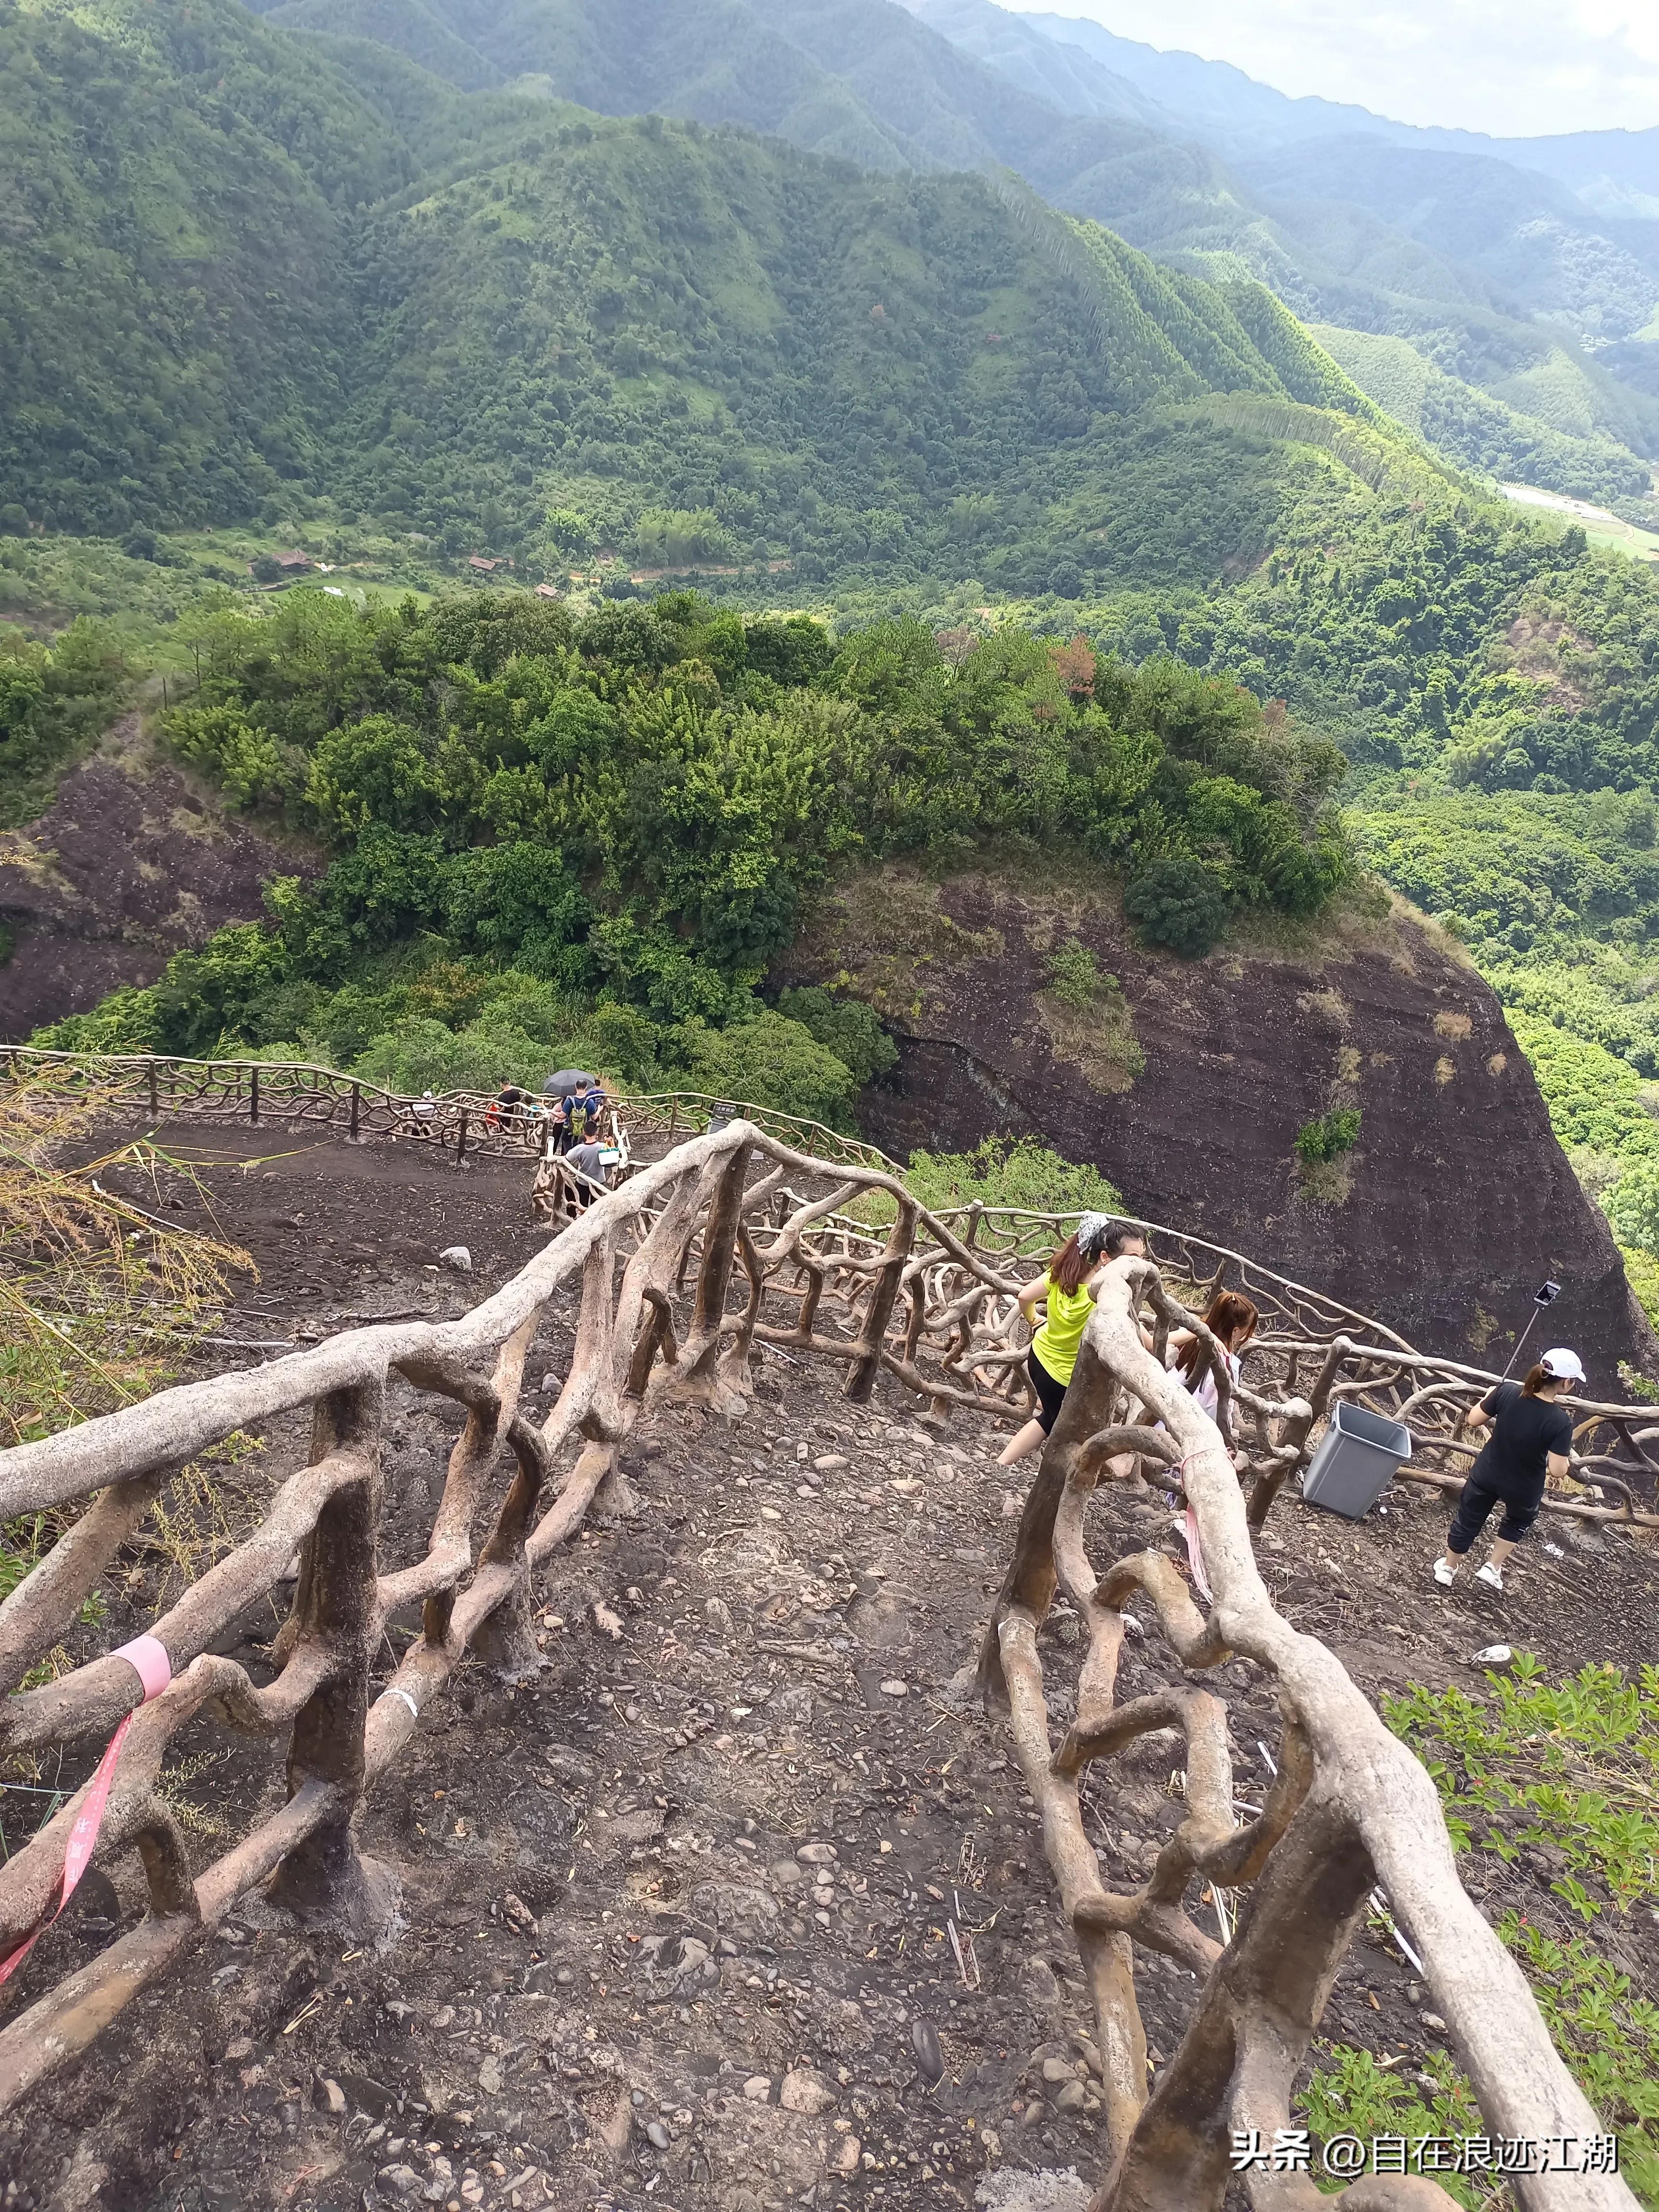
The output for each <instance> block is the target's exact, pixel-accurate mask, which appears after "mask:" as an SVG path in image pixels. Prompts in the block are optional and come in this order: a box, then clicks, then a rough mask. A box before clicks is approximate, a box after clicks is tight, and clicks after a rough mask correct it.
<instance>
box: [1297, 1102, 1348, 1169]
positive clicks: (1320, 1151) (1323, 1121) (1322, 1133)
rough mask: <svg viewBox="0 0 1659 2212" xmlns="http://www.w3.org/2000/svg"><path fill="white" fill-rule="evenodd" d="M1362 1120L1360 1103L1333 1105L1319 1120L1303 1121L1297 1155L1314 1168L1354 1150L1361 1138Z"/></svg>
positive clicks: (1299, 1132)
mask: <svg viewBox="0 0 1659 2212" xmlns="http://www.w3.org/2000/svg"><path fill="white" fill-rule="evenodd" d="M1360 1120H1361V1115H1360V1112H1359V1109H1358V1107H1357V1106H1334V1107H1333V1108H1332V1109H1331V1110H1330V1112H1329V1113H1328V1114H1322V1115H1319V1117H1318V1119H1317V1120H1316V1121H1304V1123H1303V1125H1302V1127H1300V1128H1299V1129H1298V1130H1297V1133H1296V1150H1297V1158H1299V1159H1300V1160H1302V1161H1303V1162H1304V1164H1305V1165H1307V1166H1308V1167H1310V1168H1312V1167H1321V1166H1322V1165H1323V1164H1325V1163H1326V1162H1327V1161H1328V1160H1334V1159H1338V1158H1340V1157H1341V1155H1342V1154H1343V1153H1344V1152H1352V1150H1353V1148H1354V1146H1355V1145H1357V1144H1358V1141H1359V1123H1360Z"/></svg>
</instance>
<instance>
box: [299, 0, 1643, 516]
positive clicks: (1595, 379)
mask: <svg viewBox="0 0 1659 2212" xmlns="http://www.w3.org/2000/svg"><path fill="white" fill-rule="evenodd" d="M273 20H275V21H279V22H282V23H284V24H287V25H289V26H291V27H296V28H303V29H307V30H309V31H312V32H313V33H319V34H327V35H337V36H338V35H349V37H351V38H352V39H353V40H356V41H362V40H376V41H380V42H382V43H383V44H384V45H385V46H387V47H388V48H391V49H395V50H397V51H398V52H401V53H403V54H404V55H406V56H408V57H410V58H413V59H415V60H417V61H419V62H421V63H422V64H423V65H425V66H427V67H429V68H431V69H434V70H438V71H440V72H441V74H443V75H445V76H447V77H448V79H449V80H450V81H451V82H453V83H454V84H456V85H458V86H461V87H471V86H474V85H483V84H508V83H517V84H519V85H520V86H522V87H526V88H536V89H538V90H540V91H543V92H546V93H551V94H557V95H559V96H562V97H563V98H567V99H569V100H575V101H577V102H579V103H580V104H581V105H582V106H586V107H588V108H591V109H596V110H599V111H600V112H606V113H610V114H615V115H624V114H639V113H646V112H659V113H662V114H665V115H673V116H680V117H690V118H696V119H698V120H701V121H702V122H704V123H708V124H719V123H723V122H734V123H738V124H740V125H743V126H744V127H745V128H748V129H751V130H757V131H764V132H767V133H769V134H775V135H776V136H779V137H784V138H787V139H788V140H789V141H790V142H791V143H794V144H797V145H800V146H805V147H807V148H809V149H812V150H815V151H817V152H821V153H825V154H829V155H838V156H843V157H845V158H848V159H850V160H852V161H856V162H857V163H859V164H860V166H861V167H866V168H868V169H876V170H897V169H904V168H924V169H925V168H928V167H951V168H981V169H988V168H992V167H1010V168H1012V169H1013V170H1015V171H1017V172H1018V173H1019V174H1020V175H1022V176H1023V177H1024V178H1025V179H1027V180H1028V181H1029V182H1030V184H1031V185H1033V186H1034V187H1035V188H1036V190H1037V191H1040V192H1041V193H1042V194H1043V195H1044V197H1046V198H1047V199H1048V201H1049V202H1050V203H1051V204H1054V205H1055V206H1058V207H1061V208H1064V209H1066V210H1070V211H1071V212H1073V213H1075V214H1079V215H1082V216H1088V217H1091V218H1092V219H1094V220H1096V221H1097V222H1103V223H1104V224H1106V225H1108V226H1109V228H1112V229H1113V230H1115V232H1117V233H1118V234H1120V235H1121V236H1122V237H1124V238H1125V239H1127V240H1128V241H1129V242H1130V243H1132V244H1133V245H1135V246H1139V247H1140V248H1141V249H1142V250H1143V251H1145V252H1148V253H1150V254H1152V255H1153V256H1154V257H1155V258H1158V259H1159V260H1161V261H1163V262H1164V263H1166V264H1170V265H1173V266H1175V267H1177V268H1181V269H1182V270H1187V271H1188V272H1189V273H1192V274H1195V275H1199V276H1205V277H1207V278H1209V279H1212V280H1213V281H1217V282H1227V281H1230V280H1237V279H1238V278H1241V277H1249V278H1254V279H1255V280H1256V281H1258V282H1261V283H1265V284H1267V285H1268V286H1270V287H1271V288H1272V289H1273V291H1274V292H1275V293H1276V294H1277V295H1279V297H1280V298H1281V299H1282V300H1284V301H1285V302H1287V303H1288V304H1289V305H1290V306H1291V308H1292V309H1293V310H1294V312H1295V313H1297V314H1299V315H1302V316H1304V317H1308V318H1310V319H1316V320H1319V321H1322V322H1326V323H1330V324H1335V325H1341V326H1343V327H1346V328H1352V329H1354V330H1356V331H1361V332H1370V333H1375V334H1377V335H1381V336H1390V337H1399V338H1402V339H1404V340H1406V341H1407V342H1408V343H1410V344H1412V345H1413V347H1414V348H1416V349H1418V350H1419V352H1420V353H1421V354H1422V355H1423V356H1424V357H1425V359H1426V360H1428V361H1430V362H1431V363H1432V364H1433V365H1435V366H1436V367H1437V368H1439V369H1440V370H1441V371H1442V373H1443V374H1445V375H1446V376H1448V377H1450V378H1453V379H1455V380H1457V381H1460V382H1465V383H1468V384H1469V385H1471V386H1474V388H1475V391H1476V392H1477V393H1479V392H1487V393H1490V394H1491V395H1492V396H1493V397H1495V398H1498V399H1499V400H1500V401H1502V402H1503V403H1504V404H1505V405H1507V406H1508V407H1510V409H1511V410H1515V411H1516V412H1518V413H1520V414H1522V415H1524V416H1529V417H1531V418H1533V419H1534V420H1537V421H1538V422H1541V423H1542V424H1543V425H1544V427H1545V428H1547V429H1549V430H1551V431H1553V433H1555V434H1556V435H1555V437H1553V438H1548V439H1541V440H1537V441H1534V445H1533V446H1532V447H1531V448H1530V456H1531V459H1532V462H1533V465H1534V469H1535V471H1536V474H1535V476H1534V479H1533V480H1534V481H1535V482H1536V483H1539V484H1541V486H1543V487H1544V488H1546V489H1552V490H1556V491H1561V492H1568V493H1572V494H1582V493H1583V491H1584V490H1585V489H1587V488H1588V487H1589V486H1591V485H1594V486H1595V488H1596V489H1598V491H1599V492H1600V493H1601V495H1604V496H1605V495H1613V496H1624V497H1629V496H1632V495H1638V494H1640V495H1645V494H1646V492H1647V490H1648V489H1649V484H1650V472H1649V471H1648V469H1647V468H1646V466H1644V459H1643V457H1653V456H1659V406H1656V404H1655V403H1654V401H1653V399H1652V398H1651V396H1650V394H1649V392H1648V391H1647V384H1648V382H1649V381H1650V380H1648V379H1647V378H1646V376H1645V374H1644V371H1643V367H1642V363H1643V361H1644V358H1645V356H1644V347H1643V345H1642V344H1641V343H1638V338H1637V336H1636V334H1637V333H1638V331H1639V330H1640V329H1641V327H1642V326H1643V325H1644V323H1645V321H1646V319H1647V316H1648V313H1649V312H1650V308H1651V307H1652V306H1653V305H1654V304H1655V303H1656V302H1659V225H1656V224H1653V223H1645V224H1644V222H1640V221H1637V222H1624V223H1622V224H1621V223H1618V222H1609V221H1607V219H1605V218H1604V217H1602V216H1600V215H1599V214H1598V213H1597V212H1596V211H1595V210H1594V209H1592V208H1590V207H1589V206H1588V205H1586V204H1584V203H1583V202H1581V201H1580V200H1578V199H1577V197H1576V196H1575V195H1574V193H1573V192H1572V191H1571V190H1570V189H1569V188H1568V187H1567V186H1566V185H1565V184H1563V183H1561V182H1560V181H1559V180H1558V179H1554V178H1553V177H1550V176H1547V175H1545V174H1542V173H1538V172H1536V171H1534V170H1528V169H1524V168H1522V167H1516V166H1515V165H1514V164H1513V163H1510V162H1506V161H1503V160H1500V159H1498V158H1495V157H1494V155H1492V154H1486V153H1482V152H1480V151H1478V150H1474V149H1475V148H1476V147H1477V145H1478V142H1474V141H1471V142H1470V148H1469V149H1463V147H1462V142H1461V141H1458V142H1457V143H1456V145H1455V149H1454V148H1452V147H1451V146H1450V144H1449V147H1448V149H1440V150H1435V149H1431V148H1429V147H1428V146H1426V145H1419V144H1418V143H1416V141H1417V140H1418V139H1424V138H1425V137H1426V138H1431V137H1433V134H1422V133H1418V134H1413V133H1410V132H1401V133H1399V134H1396V135H1398V136H1401V137H1403V138H1404V139H1405V140H1406V141H1407V142H1408V143H1404V144H1395V143H1391V142H1389V140H1388V139H1387V138H1386V137H1377V138H1375V139H1372V138H1360V139H1357V140H1354V141H1353V142H1352V143H1344V142H1342V141H1340V140H1338V139H1334V138H1331V137H1320V138H1316V139H1315V140H1313V141H1312V142H1307V141H1306V140H1305V139H1304V138H1303V139H1298V138H1297V137H1295V135H1294V134H1292V136H1291V142H1290V143H1286V144H1284V145H1280V144H1279V143H1277V141H1275V140H1273V139H1272V138H1271V137H1269V139H1268V141H1267V143H1265V144H1264V143H1255V142H1252V141H1249V138H1248V135H1247V137H1246V138H1245V139H1243V140H1240V141H1239V142H1238V143H1237V147H1235V148H1234V149H1233V150H1234V152H1236V153H1237V154H1238V155H1239V156H1240V158H1241V160H1242V162H1243V166H1242V167H1241V166H1238V165H1237V164H1235V165H1234V166H1231V167H1230V166H1229V162H1230V161H1231V159H1232V155H1231V154H1229V155H1223V154H1221V153H1218V152H1217V151H1216V150H1215V149H1214V148H1213V146H1212V145H1211V144H1209V143H1205V133H1206V128H1207V125H1206V124H1205V121H1204V117H1203V116H1202V115H1201V114H1200V115H1199V116H1197V117H1196V118H1191V117H1183V116H1182V113H1181V112H1178V111H1177V110H1172V109H1170V108H1168V107H1165V106H1160V104H1159V102H1158V100H1153V99H1149V98H1148V97H1147V96H1146V94H1145V93H1144V92H1141V91H1138V90H1137V88H1135V86H1133V84H1131V83H1129V82H1127V80H1125V79H1121V78H1115V77H1113V76H1111V74H1110V72H1109V71H1108V70H1102V69H1101V68H1100V67H1099V65H1098V64H1097V63H1095V62H1094V61H1093V60H1092V59H1091V57H1090V55H1089V54H1087V53H1085V52H1083V51H1082V50H1081V48H1080V47H1079V46H1073V45H1067V44H1066V42H1065V41H1064V40H1057V39H1056V38H1046V37H1044V36H1043V34H1042V32H1041V31H1040V30H1038V29H1036V28H1034V27H1031V25H1030V22H1029V21H1028V19H1024V18H1020V17H1015V16H1012V15H1009V14H1008V13H1007V12H1006V10H1004V9H1000V8H998V7H995V6H993V5H991V4H989V0H910V6H909V7H908V9H907V8H906V7H901V6H899V5H897V4H895V0H833V4H829V5H825V4H820V0H679V4H677V5H675V6H673V7H669V6H665V5H664V4H663V0H614V3H613V0H606V4H604V5H601V4H600V0H284V4H282V5H280V6H278V7H277V8H276V9H275V10H274V11H273ZM1093 28H1094V27H1092V26H1087V25H1085V26H1082V27H1080V28H1079V31H1078V36H1079V37H1082V36H1083V34H1084V33H1085V32H1087V31H1091V30H1092V29H1093ZM1170 59H1174V58H1170ZM1193 66H1194V69H1196V70H1199V71H1200V72H1202V71H1204V70H1209V69H1210V68H1211V67H1212V65H1210V64H1198V63H1194V64H1193ZM1232 74H1233V75H1234V76H1237V72H1233V73H1232ZM1240 82H1241V83H1242V84H1248V80H1243V79H1242V78H1241V79H1240ZM1252 89H1254V90H1255V91H1265V88H1252ZM1266 96H1267V98H1268V99H1269V100H1279V95H1277V94H1267V95H1266ZM1281 104H1283V105H1290V104H1289V103H1281ZM1355 112H1356V114H1357V115H1359V114H1360V112H1359V111H1355ZM1335 113H1336V111H1333V114H1335ZM1360 120H1361V122H1362V123H1363V122H1364V117H1363V115H1360ZM1338 127H1340V118H1339V123H1334V124H1333V125H1331V126H1330V128H1331V129H1332V130H1335V129H1337V128H1338ZM1346 127H1352V126H1346ZM1387 127H1388V126H1384V125H1381V124H1379V125H1378V129H1379V130H1380V131H1383V130H1386V129H1387ZM1224 137H1225V134H1224ZM1455 137H1456V134H1451V138H1452V139H1453V140H1455ZM1229 143H1231V141H1230V142H1229ZM1269 147H1271V149H1272V150H1271V151H1269V150H1268V148H1269ZM1534 318H1538V319H1534ZM1576 337H1579V338H1583V339H1584V340H1585V341H1586V342H1587V343H1591V344H1594V345H1595V346H1597V347H1607V346H1608V341H1610V340H1612V341H1616V342H1617V343H1616V344H1614V345H1613V346H1612V347H1610V348H1608V350H1607V355H1606V360H1607V363H1608V364H1610V365H1612V366H1613V367H1615V368H1626V367H1628V368H1630V370H1631V375H1630V379H1629V380H1628V381H1621V380H1620V377H1619V376H1617V375H1614V374H1608V373H1607V368H1606V367H1604V366H1602V365H1601V364H1599V363H1598V362H1592V361H1591V360H1589V359H1588V358H1586V356H1584V355H1583V353H1582V352H1581V351H1580V350H1578V349H1577V345H1576V344H1575V338H1576ZM1626 356H1629V359H1628V361H1627V360H1626ZM1461 411H1462V413H1463V414H1465V415H1470V414H1474V415H1477V416H1478V415H1480V414H1481V413H1482V412H1483V409H1482V405H1481V403H1480V399H1479V398H1478V397H1476V398H1470V399H1468V400H1467V401H1466V402H1464V403H1463V405H1462V410H1461ZM1558 440H1565V441H1567V442H1566V443H1565V444H1563V443H1559V442H1558ZM1608 441H1613V442H1614V443H1616V444H1617V445H1620V446H1621V447H1624V448H1625V449H1626V451H1625V453H1623V455H1622V456H1621V457H1620V459H1619V461H1618V470H1617V472H1618V473H1619V474H1620V477H1621V479H1622V481H1621V483H1620V485H1619V487H1618V489H1617V490H1616V491H1614V492H1613V493H1609V488H1608V475H1609V471H1608V456H1607V453H1606V451H1605V447H1606V445H1607V442H1608ZM1513 444H1514V441H1513V440H1512V439H1510V440H1500V441H1498V446H1497V447H1496V448H1495V450H1496V452H1497V453H1498V455H1499V456H1500V457H1501V456H1502V454H1504V453H1506V452H1508V451H1510V449H1511V447H1513ZM1581 447H1583V448H1584V450H1581ZM1444 450H1445V451H1446V453H1447V454H1448V457H1449V458H1452V459H1456V460H1459V461H1463V462H1467V461H1468V459H1469V458H1470V455H1469V453H1468V440H1467V438H1466V439H1464V440H1463V441H1462V442H1461V443H1457V444H1454V445H1452V446H1449V447H1447V448H1445V449H1444Z"/></svg>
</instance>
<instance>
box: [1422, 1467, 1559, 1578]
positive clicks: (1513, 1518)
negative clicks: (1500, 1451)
mask: <svg viewBox="0 0 1659 2212" xmlns="http://www.w3.org/2000/svg"><path fill="white" fill-rule="evenodd" d="M1499 1505H1501V1506H1502V1507H1503V1509H1504V1518H1503V1522H1502V1523H1501V1525H1500V1526H1499V1528H1498V1535H1499V1537H1500V1538H1501V1539H1502V1540H1503V1541H1504V1543H1506V1544H1518V1543H1519V1542H1520V1541H1521V1539H1522V1537H1523V1536H1524V1535H1525V1534H1526V1533H1527V1531H1528V1528H1531V1526H1532V1524H1533V1522H1534V1521H1535V1520H1536V1519H1537V1518H1538V1516H1539V1514H1540V1512H1541V1510H1542V1507H1543V1500H1542V1499H1541V1498H1540V1499H1539V1500H1537V1501H1536V1502H1535V1503H1534V1504H1531V1505H1517V1504H1516V1502H1515V1500H1514V1499H1513V1498H1504V1497H1503V1496H1501V1495H1500V1494H1499V1492H1497V1491H1495V1490H1488V1489H1487V1487H1486V1484H1485V1483H1484V1482H1476V1481H1475V1480H1474V1477H1473V1476H1471V1477H1470V1479H1469V1480H1468V1482H1466V1483H1465V1484H1464V1485H1463V1489H1462V1495H1461V1496H1460V1497H1459V1498H1458V1501H1457V1518H1456V1519H1455V1521H1454V1522H1452V1524H1451V1534H1449V1536H1448V1537H1447V1539H1446V1549H1447V1550H1448V1551H1449V1553H1452V1555H1453V1556H1454V1557H1455V1558H1456V1559H1462V1556H1463V1554H1464V1553H1465V1552H1467V1551H1468V1548H1469V1546H1470V1545H1471V1544H1472V1543H1474V1540H1475V1538H1476V1537H1477V1536H1478V1535H1479V1534H1480V1531H1481V1530H1482V1529H1483V1528H1485V1527H1486V1522H1488V1520H1489V1519H1490V1518H1491V1517H1492V1511H1493V1509H1494V1508H1495V1507H1497V1506H1499Z"/></svg>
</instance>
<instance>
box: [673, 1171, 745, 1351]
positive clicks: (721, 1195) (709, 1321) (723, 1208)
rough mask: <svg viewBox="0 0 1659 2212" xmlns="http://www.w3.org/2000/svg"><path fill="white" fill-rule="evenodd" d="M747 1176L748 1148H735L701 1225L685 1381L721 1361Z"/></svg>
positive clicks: (715, 1186) (721, 1173) (716, 1185)
mask: <svg viewBox="0 0 1659 2212" xmlns="http://www.w3.org/2000/svg"><path fill="white" fill-rule="evenodd" d="M748 1174H749V1147H748V1146H747V1145H746V1144H744V1145H739V1146H738V1149H737V1151H736V1152H733V1153H732V1157H731V1158H730V1159H729V1160H728V1161H727V1162H726V1165H725V1166H724V1167H723V1168H722V1169H721V1170H720V1176H719V1178H718V1180H717V1181H716V1182H715V1185H714V1197H713V1199H712V1200H711V1201H710V1203H709V1207H708V1212H707V1213H706V1214H705V1215H704V1217H703V1225H702V1267H701V1268H699V1270H698V1272H697V1297H696V1305H695V1306H694V1307H693V1309H692V1316H691V1347H694V1348H690V1347H689V1349H690V1357H689V1358H688V1360H687V1363H686V1366H687V1377H686V1379H687V1380H688V1382H690V1383H702V1382H703V1381H705V1380H706V1379H707V1378H708V1376H711V1375H712V1374H713V1373H714V1370H715V1368H716V1366H717V1365H718V1364H719V1360H720V1336H721V1334H722V1332H723V1329H724V1327H725V1322H726V1291H727V1290H728V1289H729V1288H730V1286H731V1282H732V1261H733V1259H734V1258H735V1257H736V1254H737V1243H738V1223H739V1222H740V1221H741V1219H742V1218H743V1186H744V1182H745V1181H746V1179H747V1177H748Z"/></svg>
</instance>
